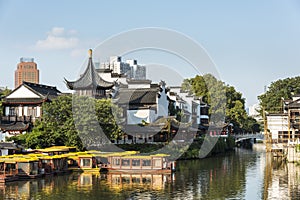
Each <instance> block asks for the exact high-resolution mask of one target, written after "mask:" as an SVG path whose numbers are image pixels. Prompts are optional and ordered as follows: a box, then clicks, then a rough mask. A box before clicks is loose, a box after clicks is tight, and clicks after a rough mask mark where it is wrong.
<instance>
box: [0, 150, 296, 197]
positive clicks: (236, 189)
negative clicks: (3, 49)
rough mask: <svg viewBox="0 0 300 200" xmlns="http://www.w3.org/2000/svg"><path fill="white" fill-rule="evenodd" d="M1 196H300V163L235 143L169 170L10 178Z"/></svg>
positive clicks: (0, 191) (2, 187) (2, 189)
mask: <svg viewBox="0 0 300 200" xmlns="http://www.w3.org/2000/svg"><path fill="white" fill-rule="evenodd" d="M0 199H41V200H44V199H55V200H60V199H63V200H67V199H72V200H76V199H81V200H85V199H105V200H110V199H112V200H119V199H128V200H131V199H178V200H182V199H251V200H253V199H272V200H273V199H300V167H299V166H296V165H295V164H292V163H288V164H286V163H283V162H282V161H281V160H280V159H273V158H272V157H271V155H269V154H267V153H265V152H263V151H253V150H245V149H236V151H234V152H230V153H227V154H226V155H219V156H216V157H211V158H206V159H202V160H188V161H178V162H177V171H176V173H175V174H173V175H139V174H133V175H125V174H123V175H122V174H121V175H120V174H119V175H113V174H99V173H96V174H91V173H82V174H78V173H72V174H70V175H61V176H50V177H46V178H42V179H37V180H31V181H19V182H13V183H8V184H6V185H4V186H1V187H0Z"/></svg>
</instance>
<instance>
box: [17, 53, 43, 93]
mask: <svg viewBox="0 0 300 200" xmlns="http://www.w3.org/2000/svg"><path fill="white" fill-rule="evenodd" d="M23 81H26V82H30V83H37V84H38V83H39V70H38V69H37V64H36V63H35V62H34V59H33V58H20V63H18V65H17V70H16V71H15V88H17V87H18V86H19V85H21V84H22V83H23Z"/></svg>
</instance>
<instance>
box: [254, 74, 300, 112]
mask: <svg viewBox="0 0 300 200" xmlns="http://www.w3.org/2000/svg"><path fill="white" fill-rule="evenodd" d="M299 93H300V76H297V77H294V78H286V79H279V80H277V81H275V82H272V83H271V85H270V86H269V87H268V90H267V91H266V92H265V93H264V94H262V95H260V96H258V99H259V101H260V106H261V108H264V109H265V111H267V112H269V113H279V112H282V111H283V110H282V109H283V102H282V100H283V99H292V96H293V94H299Z"/></svg>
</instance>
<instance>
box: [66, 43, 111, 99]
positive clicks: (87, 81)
mask: <svg viewBox="0 0 300 200" xmlns="http://www.w3.org/2000/svg"><path fill="white" fill-rule="evenodd" d="M65 82H66V85H67V87H68V88H69V89H70V90H75V94H77V95H79V96H90V97H94V98H96V99H100V98H106V97H107V95H108V94H107V91H108V90H110V89H112V88H113V87H114V83H113V82H108V81H105V80H104V79H102V78H101V77H100V76H99V75H98V73H97V71H96V69H95V67H94V64H93V60H92V50H91V49H90V50H89V61H88V65H87V68H86V69H85V71H84V73H83V74H82V75H81V76H80V78H79V79H78V80H76V81H68V80H66V79H65Z"/></svg>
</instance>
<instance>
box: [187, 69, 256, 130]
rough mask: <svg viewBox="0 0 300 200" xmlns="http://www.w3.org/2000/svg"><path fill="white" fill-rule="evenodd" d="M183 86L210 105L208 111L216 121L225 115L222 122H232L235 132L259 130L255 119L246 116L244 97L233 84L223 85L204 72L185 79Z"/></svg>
mask: <svg viewBox="0 0 300 200" xmlns="http://www.w3.org/2000/svg"><path fill="white" fill-rule="evenodd" d="M187 84H190V86H187ZM183 87H184V88H186V89H190V90H191V91H192V93H193V94H195V95H196V96H198V97H202V100H203V101H204V102H206V103H208V104H209V105H210V111H209V113H210V114H212V113H214V116H215V117H216V118H217V119H215V120H216V121H222V117H223V116H226V117H225V119H223V122H231V123H233V124H234V126H235V129H234V130H235V131H236V132H241V131H251V132H256V131H259V129H260V126H259V124H258V123H257V122H256V120H255V119H253V118H250V117H248V116H247V113H246V110H245V99H244V98H243V97H242V94H241V93H240V92H237V91H236V90H235V88H234V87H233V86H229V85H225V83H224V82H222V81H220V80H218V79H216V78H215V77H214V76H213V75H211V74H205V75H203V76H199V75H197V76H196V77H195V78H191V79H185V80H184V81H183ZM211 116H212V115H211ZM211 120H212V119H211Z"/></svg>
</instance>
